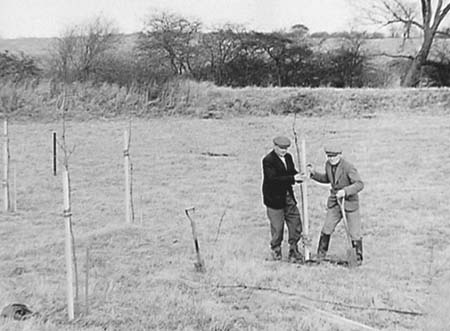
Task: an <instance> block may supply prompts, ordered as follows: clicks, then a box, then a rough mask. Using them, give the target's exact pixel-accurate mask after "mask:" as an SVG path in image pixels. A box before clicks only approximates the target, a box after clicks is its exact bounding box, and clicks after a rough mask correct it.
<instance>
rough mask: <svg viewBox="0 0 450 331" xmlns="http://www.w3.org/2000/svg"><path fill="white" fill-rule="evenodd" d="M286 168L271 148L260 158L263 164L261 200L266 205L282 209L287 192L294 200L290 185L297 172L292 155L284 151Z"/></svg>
mask: <svg viewBox="0 0 450 331" xmlns="http://www.w3.org/2000/svg"><path fill="white" fill-rule="evenodd" d="M284 159H285V160H286V165H287V169H286V167H285V166H284V164H283V161H281V160H280V158H279V157H278V155H277V154H276V153H275V151H273V150H272V152H270V153H269V154H267V155H266V156H265V157H264V159H263V160H262V166H263V174H264V178H263V185H262V191H263V200H264V204H265V205H266V206H267V207H270V208H273V209H283V208H284V207H285V205H286V193H287V192H289V193H290V194H291V196H292V198H293V199H294V201H295V197H294V192H293V191H292V185H293V184H294V183H295V180H294V175H295V174H296V173H297V170H296V169H295V166H294V162H293V161H292V156H291V154H289V153H286V155H285V157H284Z"/></svg>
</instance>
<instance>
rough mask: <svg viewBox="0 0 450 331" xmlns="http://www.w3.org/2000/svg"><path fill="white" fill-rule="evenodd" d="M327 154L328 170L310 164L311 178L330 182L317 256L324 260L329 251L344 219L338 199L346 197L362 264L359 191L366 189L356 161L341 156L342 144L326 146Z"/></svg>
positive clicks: (355, 242)
mask: <svg viewBox="0 0 450 331" xmlns="http://www.w3.org/2000/svg"><path fill="white" fill-rule="evenodd" d="M325 154H326V155H327V161H326V163H325V173H320V172H317V171H315V170H314V168H313V167H312V166H309V167H308V168H309V169H308V170H309V172H310V176H311V178H312V179H314V180H316V181H317V182H319V183H324V184H328V183H330V184H331V189H330V196H329V197H328V201H327V216H326V219H325V223H324V225H323V227H322V232H321V234H320V239H319V246H318V248H317V258H318V259H319V260H321V259H324V258H325V255H326V254H327V251H328V246H329V243H330V236H331V234H332V233H333V232H334V229H335V228H336V225H337V224H338V223H339V222H340V221H341V219H342V213H341V208H340V206H339V202H341V201H342V199H345V203H344V206H345V214H346V216H347V221H348V227H349V232H350V236H351V238H352V246H353V248H354V249H355V251H356V257H357V262H358V264H361V263H362V260H363V248H362V235H361V216H360V214H359V196H358V192H360V191H361V190H362V189H363V188H364V183H363V182H362V180H361V177H360V176H359V173H358V170H356V168H355V167H354V166H353V164H351V163H350V162H348V161H347V160H345V159H344V158H343V157H342V149H341V148H340V147H339V146H327V147H325Z"/></svg>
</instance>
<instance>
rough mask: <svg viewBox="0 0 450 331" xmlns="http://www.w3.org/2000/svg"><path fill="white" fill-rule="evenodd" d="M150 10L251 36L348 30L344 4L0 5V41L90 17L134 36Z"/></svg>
mask: <svg viewBox="0 0 450 331" xmlns="http://www.w3.org/2000/svg"><path fill="white" fill-rule="evenodd" d="M152 10H153V11H154V10H166V11H169V12H173V13H177V14H180V15H182V16H185V17H188V18H196V19H199V20H200V21H201V22H202V23H204V24H205V25H206V26H213V25H220V24H224V23H239V24H244V25H245V26H246V27H247V28H249V29H253V30H257V31H273V30H279V29H288V28H289V27H291V26H292V25H294V24H298V23H301V24H304V25H306V26H307V27H308V28H309V29H310V31H312V32H317V31H328V32H332V31H342V30H350V29H351V28H352V27H354V25H353V23H352V12H351V9H350V6H349V5H348V1H347V0H0V37H2V38H18V37H53V36H59V35H61V33H62V32H63V31H64V28H65V27H68V26H70V25H74V24H79V23H82V22H83V21H84V22H86V20H88V19H92V18H94V17H96V16H99V15H101V16H103V17H105V18H108V19H112V20H113V21H114V22H115V23H116V25H117V27H118V28H119V30H120V32H123V33H131V32H136V31H140V30H141V28H142V26H143V20H144V19H145V17H148V16H149V14H150V13H151V12H152Z"/></svg>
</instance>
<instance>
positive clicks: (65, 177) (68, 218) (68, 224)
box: [62, 167, 74, 321]
mask: <svg viewBox="0 0 450 331" xmlns="http://www.w3.org/2000/svg"><path fill="white" fill-rule="evenodd" d="M62 181H63V193H64V221H65V247H66V249H65V255H66V271H67V313H68V315H69V321H71V320H73V319H74V304H73V302H74V301H73V260H72V257H73V247H72V212H71V207H70V180H69V172H68V170H67V168H66V167H63V170H62Z"/></svg>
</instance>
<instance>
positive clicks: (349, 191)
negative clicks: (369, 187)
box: [311, 158, 364, 211]
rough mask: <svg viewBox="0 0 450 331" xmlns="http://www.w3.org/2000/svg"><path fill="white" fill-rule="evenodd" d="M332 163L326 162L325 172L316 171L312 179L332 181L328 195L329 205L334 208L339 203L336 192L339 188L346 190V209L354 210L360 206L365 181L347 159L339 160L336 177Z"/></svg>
mask: <svg viewBox="0 0 450 331" xmlns="http://www.w3.org/2000/svg"><path fill="white" fill-rule="evenodd" d="M331 167H332V166H331V163H330V162H328V161H327V162H326V163H325V173H319V172H315V174H314V175H313V176H311V178H312V179H314V180H316V181H318V182H319V183H325V184H326V183H330V184H331V189H330V196H329V197H328V202H327V207H328V208H333V207H334V206H336V205H337V199H336V192H337V191H339V190H342V189H343V190H345V210H346V211H354V210H357V209H358V208H359V196H358V192H360V191H361V190H362V189H363V188H364V183H363V182H362V180H361V177H360V176H359V173H358V170H356V168H355V167H354V166H353V164H351V163H350V162H348V161H346V160H345V159H343V158H341V160H340V161H339V163H338V165H337V168H336V174H335V178H334V177H333V173H332V171H331Z"/></svg>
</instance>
